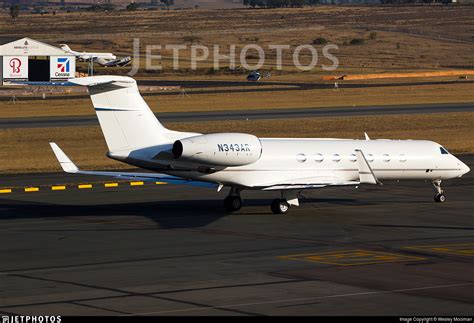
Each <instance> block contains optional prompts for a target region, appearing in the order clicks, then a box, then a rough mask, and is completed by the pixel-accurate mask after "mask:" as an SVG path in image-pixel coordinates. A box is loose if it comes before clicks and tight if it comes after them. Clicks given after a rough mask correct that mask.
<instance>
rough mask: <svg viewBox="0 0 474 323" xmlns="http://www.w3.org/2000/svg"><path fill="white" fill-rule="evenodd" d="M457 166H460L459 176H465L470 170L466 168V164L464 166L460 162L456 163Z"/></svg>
mask: <svg viewBox="0 0 474 323" xmlns="http://www.w3.org/2000/svg"><path fill="white" fill-rule="evenodd" d="M458 165H459V166H460V174H459V176H462V175H464V174H467V173H469V172H470V171H471V169H470V168H469V166H467V165H466V164H464V163H463V162H462V161H460V160H459V161H458Z"/></svg>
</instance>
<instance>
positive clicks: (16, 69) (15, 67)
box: [10, 58, 21, 74]
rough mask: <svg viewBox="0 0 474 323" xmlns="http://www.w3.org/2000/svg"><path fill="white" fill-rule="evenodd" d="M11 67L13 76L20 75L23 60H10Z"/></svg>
mask: <svg viewBox="0 0 474 323" xmlns="http://www.w3.org/2000/svg"><path fill="white" fill-rule="evenodd" d="M10 67H11V68H12V73H13V74H17V73H20V67H21V60H20V59H18V58H12V59H11V60H10Z"/></svg>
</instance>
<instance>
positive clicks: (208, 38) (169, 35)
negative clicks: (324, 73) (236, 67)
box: [0, 6, 474, 73]
mask: <svg viewBox="0 0 474 323" xmlns="http://www.w3.org/2000/svg"><path fill="white" fill-rule="evenodd" d="M473 16H474V7H472V6H462V7H461V6H460V7H458V6H452V7H449V8H448V7H441V6H432V7H424V8H420V7H413V8H410V7H406V6H403V7H392V6H390V7H384V6H379V7H375V6H371V7H369V6H362V7H357V6H338V7H331V6H318V7H308V8H293V9H290V8H287V9H259V10H245V9H241V10H180V11H178V10H176V11H169V12H162V11H160V12H156V11H151V12H143V11H141V12H110V13H93V12H89V13H84V12H82V13H58V14H56V15H55V16H52V15H45V16H40V15H31V14H22V15H21V16H20V18H19V19H18V21H17V22H16V23H15V24H13V23H12V22H11V20H10V19H8V13H7V12H6V11H3V12H0V30H2V31H3V34H5V35H9V36H18V37H20V36H21V37H23V36H24V35H28V36H29V37H31V38H33V39H38V40H42V41H45V42H48V43H51V44H59V43H64V42H66V43H68V44H70V45H71V46H72V48H73V49H74V48H78V49H90V50H106V51H113V52H115V53H117V54H119V55H130V54H131V53H132V40H133V38H140V40H141V45H142V48H141V49H142V51H141V54H144V46H145V45H147V44H154V45H157V44H160V45H165V44H187V45H190V44H191V43H199V44H202V45H211V46H212V45H214V44H217V45H220V46H221V48H222V50H223V52H224V53H225V49H226V48H228V46H229V44H236V45H237V48H238V49H239V48H242V47H243V46H244V45H245V44H249V43H256V44H259V45H262V46H266V45H269V44H290V45H291V48H292V49H294V48H295V47H296V46H298V45H301V44H311V42H312V40H313V39H315V38H317V37H324V38H326V39H327V40H328V41H329V42H330V43H333V44H337V45H338V46H339V50H338V51H337V53H336V54H337V57H338V58H339V60H340V63H341V64H340V66H341V70H340V71H341V72H344V73H346V72H351V71H364V72H369V73H370V72H373V71H382V70H385V71H387V70H392V71H398V70H400V69H405V70H411V69H420V68H421V69H426V68H428V69H431V68H438V67H440V68H443V67H444V68H452V67H458V68H463V67H464V68H469V67H473V65H472V55H471V53H472V49H473V46H474V45H473V43H472V36H473V35H474V22H473V20H472V17H473ZM177 22H179V23H177ZM38 26H48V28H38ZM374 30H375V31H377V37H376V39H369V34H370V32H372V31H374ZM420 33H421V37H420V35H419V34H420ZM415 34H416V35H415ZM439 37H440V38H439ZM353 38H362V39H365V40H366V42H365V44H364V45H361V46H350V45H345V44H346V43H348V42H349V41H350V40H351V39H353ZM453 40H461V41H463V42H454V41H453ZM317 47H318V50H319V54H320V58H321V59H320V62H319V64H318V65H319V66H321V65H320V64H321V63H326V64H327V63H328V62H327V61H325V60H324V59H323V58H322V55H321V51H320V49H321V48H320V47H321V46H317ZM291 53H292V51H289V52H288V53H286V54H285V55H284V57H283V62H284V64H288V63H289V60H290V58H291ZM162 54H163V65H164V66H165V67H169V66H170V64H171V62H170V60H169V57H168V56H167V55H169V54H170V51H168V52H166V51H164V52H162ZM272 55H273V56H274V53H273V54H272V53H269V55H268V56H270V57H269V58H270V63H271V64H272V65H273V62H274V61H273V59H274V57H273V56H272ZM188 56H189V52H186V51H184V53H183V58H186V57H188ZM303 61H304V59H303ZM141 64H142V66H143V64H144V62H143V60H142V62H141ZM184 66H186V64H184ZM209 66H210V65H209V62H208V63H207V64H205V65H204V67H209ZM267 67H268V66H267ZM289 70H290V71H293V72H294V68H291V67H290V68H289ZM316 73H321V69H320V68H319V69H318V70H317V71H316Z"/></svg>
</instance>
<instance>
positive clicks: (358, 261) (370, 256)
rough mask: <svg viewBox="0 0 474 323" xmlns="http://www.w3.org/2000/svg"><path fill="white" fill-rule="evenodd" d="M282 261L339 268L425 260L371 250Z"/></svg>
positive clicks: (313, 254) (303, 255) (307, 255)
mask: <svg viewBox="0 0 474 323" xmlns="http://www.w3.org/2000/svg"><path fill="white" fill-rule="evenodd" d="M280 258H282V259H291V260H302V261H312V262H319V263H323V264H330V265H337V266H357V265H373V264H381V263H387V262H400V261H418V260H424V259H425V258H421V257H413V256H406V255H404V254H395V253H386V252H378V251H370V250H345V251H333V252H324V253H312V254H302V255H289V256H281V257H280Z"/></svg>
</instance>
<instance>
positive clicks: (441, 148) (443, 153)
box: [439, 147, 449, 155]
mask: <svg viewBox="0 0 474 323" xmlns="http://www.w3.org/2000/svg"><path fill="white" fill-rule="evenodd" d="M439 150H441V154H442V155H448V154H449V152H448V151H447V150H446V148H444V147H439Z"/></svg>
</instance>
